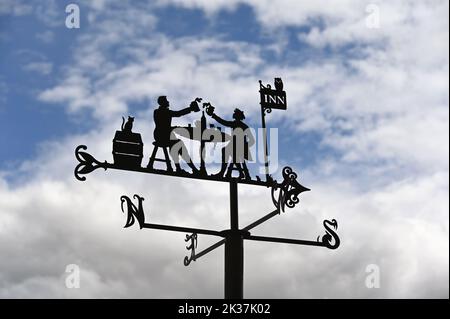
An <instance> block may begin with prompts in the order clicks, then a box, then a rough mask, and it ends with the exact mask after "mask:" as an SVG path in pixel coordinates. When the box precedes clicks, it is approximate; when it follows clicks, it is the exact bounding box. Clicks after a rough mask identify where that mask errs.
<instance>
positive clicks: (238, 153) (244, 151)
mask: <svg viewBox="0 0 450 319" xmlns="http://www.w3.org/2000/svg"><path fill="white" fill-rule="evenodd" d="M206 114H208V115H210V116H211V117H212V118H213V119H214V120H216V121H217V122H218V123H220V124H222V125H224V126H227V127H231V128H232V129H233V132H232V135H231V140H230V142H229V143H228V144H227V145H226V146H225V147H224V148H223V149H222V167H221V170H220V172H219V173H218V174H217V176H224V175H225V173H226V176H225V177H227V178H231V177H232V172H233V170H235V169H236V170H237V171H238V172H239V178H240V179H251V177H250V173H249V171H248V168H247V164H246V160H251V154H250V152H249V147H250V146H252V145H253V144H255V138H254V136H253V134H252V133H251V132H250V130H249V129H248V128H249V127H248V125H247V124H245V123H244V122H243V120H244V119H245V115H244V112H242V111H241V110H240V109H238V108H236V109H235V110H234V112H233V121H227V120H224V119H222V118H221V117H220V116H218V115H217V114H215V113H214V106H208V107H207V109H206ZM227 166H228V170H227Z"/></svg>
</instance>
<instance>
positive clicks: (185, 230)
mask: <svg viewBox="0 0 450 319" xmlns="http://www.w3.org/2000/svg"><path fill="white" fill-rule="evenodd" d="M142 228H151V229H160V230H169V231H176V232H182V233H196V234H203V235H212V236H220V237H223V236H224V235H223V233H222V232H219V231H215V230H209V229H201V228H192V227H179V226H171V225H161V224H149V223H144V224H143V225H142Z"/></svg>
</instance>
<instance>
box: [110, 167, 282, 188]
mask: <svg viewBox="0 0 450 319" xmlns="http://www.w3.org/2000/svg"><path fill="white" fill-rule="evenodd" d="M103 165H104V168H110V169H118V170H123V171H132V172H140V173H147V174H156V175H165V176H174V177H184V178H191V179H199V180H206V181H214V182H227V183H229V182H232V181H235V182H236V183H239V184H247V185H255V186H266V187H272V186H274V185H277V183H276V182H275V181H271V182H267V181H255V180H250V179H239V178H235V177H230V178H226V177H220V176H219V177H216V176H212V175H207V174H197V175H194V174H179V173H177V172H175V171H173V172H169V171H165V170H160V169H151V168H146V167H130V168H127V167H121V166H117V165H115V164H111V163H106V164H103Z"/></svg>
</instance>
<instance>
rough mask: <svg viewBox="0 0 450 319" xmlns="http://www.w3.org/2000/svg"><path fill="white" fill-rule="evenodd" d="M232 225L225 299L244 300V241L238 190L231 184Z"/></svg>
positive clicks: (226, 251) (229, 233)
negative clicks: (240, 221)
mask: <svg viewBox="0 0 450 319" xmlns="http://www.w3.org/2000/svg"><path fill="white" fill-rule="evenodd" d="M230 224H231V229H230V230H228V231H227V235H226V237H225V299H242V298H244V240H243V238H242V234H241V231H240V230H239V217H238V190H237V183H236V181H231V182H230Z"/></svg>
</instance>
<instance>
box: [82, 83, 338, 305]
mask: <svg viewBox="0 0 450 319" xmlns="http://www.w3.org/2000/svg"><path fill="white" fill-rule="evenodd" d="M259 84H260V90H259V93H260V104H261V119H262V129H263V139H264V141H263V142H264V164H265V180H262V179H261V178H260V177H259V176H256V177H255V179H253V178H252V177H251V176H250V173H249V170H248V168H247V164H246V163H247V161H248V160H251V152H250V151H249V150H250V147H251V146H252V145H254V143H255V139H254V137H253V135H252V133H251V131H250V130H249V128H248V126H247V125H246V124H245V122H244V119H245V115H244V112H243V111H241V110H240V109H235V110H234V113H233V115H232V120H225V119H222V118H221V117H219V116H218V115H217V114H216V113H215V108H214V106H212V105H211V104H210V103H202V110H201V117H200V120H198V121H195V123H194V125H191V124H189V125H188V126H186V127H182V126H172V119H173V118H175V117H181V116H184V115H186V114H189V113H191V112H200V105H199V104H200V103H201V102H202V99H201V98H196V99H195V100H194V101H192V102H191V103H190V105H189V107H186V108H184V109H181V110H173V109H171V107H170V104H169V101H168V100H167V97H166V96H160V97H159V98H158V100H157V101H158V107H157V108H156V109H155V111H154V121H155V130H154V133H153V137H154V142H153V151H152V154H151V156H150V159H149V161H148V164H147V166H146V167H143V166H142V159H143V147H144V144H143V143H142V138H141V135H140V134H139V133H135V132H132V129H133V121H134V118H133V117H131V116H129V117H128V118H127V119H125V118H122V126H121V129H120V130H118V131H116V133H115V136H114V139H113V150H112V154H113V159H114V162H113V163H108V162H107V161H104V162H100V161H98V160H97V159H95V158H94V157H93V156H92V155H90V154H89V153H87V152H86V150H87V147H86V146H85V145H80V146H78V147H77V148H76V150H75V157H76V158H77V160H78V162H79V164H78V165H77V166H76V168H75V177H76V178H77V179H78V180H80V181H85V180H86V177H85V176H84V175H87V174H89V173H91V172H92V171H94V170H96V169H98V168H103V169H104V170H107V169H119V170H125V171H134V172H140V173H147V174H159V175H167V176H176V177H182V178H193V179H199V180H208V181H215V182H226V183H229V186H230V228H229V229H226V230H210V229H200V228H191V227H181V226H174V225H162V224H153V223H149V222H147V221H146V219H145V214H144V208H143V202H144V198H143V197H141V196H139V195H137V194H135V195H133V196H132V197H129V196H126V195H123V196H121V197H120V201H121V209H122V212H124V213H126V214H127V221H126V224H125V227H130V226H132V225H133V224H135V223H136V221H137V224H139V227H140V228H141V229H142V228H149V229H160V230H168V231H175V232H183V233H187V234H186V239H185V245H186V249H187V250H188V251H189V253H190V255H189V256H186V257H185V258H184V265H185V266H188V265H190V264H191V262H193V261H197V260H198V259H199V258H201V257H203V256H204V255H206V254H207V253H209V252H211V251H213V250H214V249H216V248H218V247H221V246H222V245H225V298H226V299H242V298H243V279H244V276H243V269H244V245H243V242H244V240H254V241H266V242H275V243H286V244H296V245H308V246H318V247H326V248H329V249H336V248H338V247H339V244H340V240H339V237H338V235H337V234H336V230H337V227H338V224H337V221H336V220H335V219H332V220H325V221H324V222H323V226H324V228H325V234H324V235H323V236H319V237H318V238H317V240H300V239H288V238H278V237H265V236H255V235H252V234H251V232H250V231H251V230H253V229H254V228H256V227H257V226H259V225H261V224H262V223H264V222H266V221H268V220H269V219H271V218H273V217H275V216H277V215H279V214H281V213H282V212H285V210H286V207H287V208H293V207H294V206H295V205H296V204H298V203H299V195H300V194H301V193H302V192H305V191H309V189H308V188H306V187H304V186H303V185H301V184H300V183H299V182H298V181H297V177H298V176H297V174H296V173H295V172H293V170H292V169H291V168H290V167H284V168H283V170H282V180H281V181H279V182H278V181H276V180H274V179H273V178H272V176H271V175H269V160H268V149H267V132H266V119H265V118H266V115H267V114H268V113H271V112H272V110H273V109H280V110H286V109H287V100H286V92H285V91H283V82H282V80H281V78H275V83H274V87H275V88H274V89H272V87H271V86H270V85H269V84H268V85H266V86H264V85H263V84H262V82H261V81H259ZM205 114H206V116H208V117H210V118H211V119H213V120H215V121H216V122H217V123H218V124H220V125H222V126H223V127H224V128H227V130H228V131H227V130H225V129H224V130H222V128H221V127H219V126H217V127H216V126H215V125H214V124H209V125H207V124H208V123H207V117H206V116H205ZM178 136H181V137H184V138H188V139H191V140H194V141H198V142H200V147H199V154H200V167H199V168H197V167H196V166H195V165H194V163H193V161H192V159H191V157H190V155H189V153H188V151H187V149H186V146H185V145H184V143H183V142H182V141H181V140H180V139H179V138H178ZM206 143H222V144H225V146H224V147H223V148H222V158H221V168H220V171H219V172H217V173H214V174H209V173H208V172H207V168H206V164H205V156H206V152H205V146H206ZM158 152H159V153H160V154H161V153H162V155H159V156H162V157H157V156H158ZM169 154H170V156H169ZM181 159H182V160H183V161H184V162H185V163H186V165H187V166H189V168H190V169H191V170H192V172H187V171H185V170H184V169H183V168H182V167H181V164H180V160H181ZM155 162H159V163H160V165H159V167H161V166H162V167H163V168H155ZM172 164H174V167H173V166H172ZM237 174H238V176H236V175H237ZM238 184H247V185H254V186H264V187H267V188H270V189H271V197H272V202H273V205H274V209H273V210H272V211H271V212H270V213H268V214H267V215H265V216H263V217H261V218H260V219H258V220H256V221H254V222H253V223H251V224H249V225H247V226H246V227H244V228H239V216H238ZM198 235H210V236H217V237H220V238H221V240H219V241H218V242H217V243H215V244H214V245H212V246H210V247H208V248H205V249H203V250H201V251H198V250H197V243H198Z"/></svg>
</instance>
